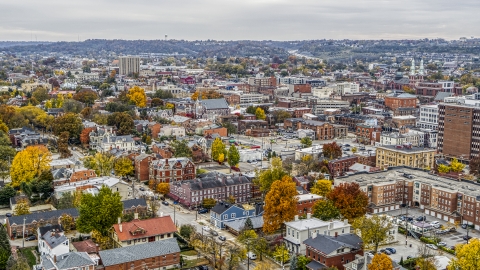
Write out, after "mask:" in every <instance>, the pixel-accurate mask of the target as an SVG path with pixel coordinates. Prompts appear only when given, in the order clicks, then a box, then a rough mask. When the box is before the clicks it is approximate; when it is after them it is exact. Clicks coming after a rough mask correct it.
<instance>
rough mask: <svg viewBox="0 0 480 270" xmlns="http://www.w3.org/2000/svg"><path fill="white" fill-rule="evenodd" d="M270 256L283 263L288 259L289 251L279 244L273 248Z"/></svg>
mask: <svg viewBox="0 0 480 270" xmlns="http://www.w3.org/2000/svg"><path fill="white" fill-rule="evenodd" d="M272 257H273V258H275V260H277V261H279V262H280V263H281V264H282V265H284V264H285V262H286V261H288V260H290V252H289V251H288V249H287V248H286V247H285V246H284V245H280V246H277V248H275V251H274V252H273V254H272Z"/></svg>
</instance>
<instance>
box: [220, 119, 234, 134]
mask: <svg viewBox="0 0 480 270" xmlns="http://www.w3.org/2000/svg"><path fill="white" fill-rule="evenodd" d="M222 126H223V127H224V128H226V129H227V133H228V135H232V134H236V133H237V126H235V125H234V124H232V123H230V122H225V123H222Z"/></svg>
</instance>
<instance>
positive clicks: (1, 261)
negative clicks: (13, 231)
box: [0, 225, 11, 269]
mask: <svg viewBox="0 0 480 270" xmlns="http://www.w3.org/2000/svg"><path fill="white" fill-rule="evenodd" d="M10 255H11V246H10V241H9V239H8V234H7V230H6V229H5V226H3V225H1V226H0V269H6V268H7V261H8V258H9V257H10Z"/></svg>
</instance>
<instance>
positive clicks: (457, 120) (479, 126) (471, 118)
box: [437, 104, 480, 160]
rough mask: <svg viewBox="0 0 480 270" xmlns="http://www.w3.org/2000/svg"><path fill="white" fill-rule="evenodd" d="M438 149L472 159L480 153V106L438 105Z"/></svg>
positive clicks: (449, 154)
mask: <svg viewBox="0 0 480 270" xmlns="http://www.w3.org/2000/svg"><path fill="white" fill-rule="evenodd" d="M437 146H438V151H439V152H440V153H442V154H444V155H447V156H451V157H457V158H458V159H460V160H470V159H472V158H473V157H478V155H479V153H480V107H477V106H467V105H457V104H440V105H438V143H437Z"/></svg>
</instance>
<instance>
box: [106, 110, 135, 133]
mask: <svg viewBox="0 0 480 270" xmlns="http://www.w3.org/2000/svg"><path fill="white" fill-rule="evenodd" d="M107 124H108V125H109V126H115V127H116V128H117V134H118V135H128V134H130V133H131V132H132V130H133V127H134V125H133V118H132V116H130V114H128V113H126V112H114V113H112V114H110V115H109V116H108V117H107Z"/></svg>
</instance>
